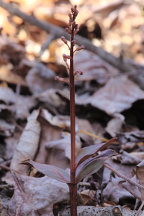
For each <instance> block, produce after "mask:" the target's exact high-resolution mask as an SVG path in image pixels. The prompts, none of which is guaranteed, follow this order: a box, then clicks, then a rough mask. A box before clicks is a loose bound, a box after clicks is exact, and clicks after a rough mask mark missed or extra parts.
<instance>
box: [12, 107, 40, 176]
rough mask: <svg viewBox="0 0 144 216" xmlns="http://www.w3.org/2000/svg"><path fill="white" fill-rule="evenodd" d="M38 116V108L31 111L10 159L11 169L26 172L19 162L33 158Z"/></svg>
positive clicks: (36, 138)
mask: <svg viewBox="0 0 144 216" xmlns="http://www.w3.org/2000/svg"><path fill="white" fill-rule="evenodd" d="M38 116H39V110H35V111H33V113H32V114H31V115H30V116H29V118H28V122H27V124H26V126H25V128H24V131H23V133H22V135H21V137H20V140H19V143H18V145H17V147H16V150H15V152H14V155H13V158H12V161H11V169H13V170H16V171H18V172H19V173H22V174H26V173H27V171H28V170H27V168H26V167H25V166H24V165H21V164H20V163H21V162H22V161H24V160H26V159H33V158H34V156H35V154H36V152H37V149H38V144H39V139H40V131H41V127H40V123H39V122H38V120H37V118H38Z"/></svg>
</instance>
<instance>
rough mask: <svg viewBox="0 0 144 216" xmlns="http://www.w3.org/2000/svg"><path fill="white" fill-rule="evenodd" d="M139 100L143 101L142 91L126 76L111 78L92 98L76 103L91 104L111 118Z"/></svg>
mask: <svg viewBox="0 0 144 216" xmlns="http://www.w3.org/2000/svg"><path fill="white" fill-rule="evenodd" d="M140 99H144V91H142V90H141V89H140V88H139V87H138V86H137V85H136V84H135V83H133V82H132V81H130V80H129V79H128V78H127V77H126V76H119V77H116V78H111V79H110V80H109V81H108V82H107V84H106V85H105V86H104V87H102V88H101V89H99V90H98V91H96V92H95V93H94V94H93V95H92V96H89V97H87V99H86V100H85V101H82V100H77V103H79V104H91V105H92V106H94V107H96V108H98V109H100V110H103V111H105V112H106V113H107V114H109V115H112V116H113V115H114V114H115V113H119V112H122V111H124V110H127V109H129V108H130V107H131V106H132V104H133V103H134V102H135V101H137V100H140Z"/></svg>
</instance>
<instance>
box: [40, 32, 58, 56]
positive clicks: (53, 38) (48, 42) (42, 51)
mask: <svg viewBox="0 0 144 216" xmlns="http://www.w3.org/2000/svg"><path fill="white" fill-rule="evenodd" d="M55 39H56V35H55V34H51V35H50V36H49V38H48V40H47V41H45V43H43V45H42V47H41V50H40V54H39V57H41V56H42V54H43V53H44V51H45V50H46V49H47V48H48V47H49V45H50V43H51V42H52V41H53V40H55Z"/></svg>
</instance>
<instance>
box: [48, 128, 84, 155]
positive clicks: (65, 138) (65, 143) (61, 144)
mask: <svg viewBox="0 0 144 216" xmlns="http://www.w3.org/2000/svg"><path fill="white" fill-rule="evenodd" d="M46 148H47V149H51V148H53V149H61V150H64V151H65V156H66V157H67V158H68V159H70V157H71V141H70V134H69V133H68V132H65V133H62V139H60V140H54V141H50V142H48V143H46ZM80 148H81V142H80V137H79V136H76V152H75V153H76V155H77V154H78V152H79V151H80Z"/></svg>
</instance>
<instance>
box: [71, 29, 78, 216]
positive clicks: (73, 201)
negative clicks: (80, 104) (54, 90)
mask: <svg viewBox="0 0 144 216" xmlns="http://www.w3.org/2000/svg"><path fill="white" fill-rule="evenodd" d="M73 40H74V29H73V26H72V33H71V47H70V120H71V162H70V180H71V184H70V206H71V216H77V184H76V182H75V167H76V165H75V85H74V65H73V55H74V52H73V48H74V45H73Z"/></svg>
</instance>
